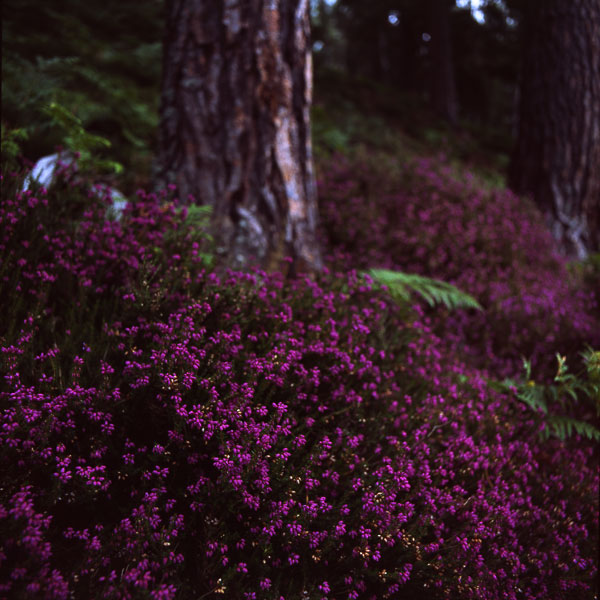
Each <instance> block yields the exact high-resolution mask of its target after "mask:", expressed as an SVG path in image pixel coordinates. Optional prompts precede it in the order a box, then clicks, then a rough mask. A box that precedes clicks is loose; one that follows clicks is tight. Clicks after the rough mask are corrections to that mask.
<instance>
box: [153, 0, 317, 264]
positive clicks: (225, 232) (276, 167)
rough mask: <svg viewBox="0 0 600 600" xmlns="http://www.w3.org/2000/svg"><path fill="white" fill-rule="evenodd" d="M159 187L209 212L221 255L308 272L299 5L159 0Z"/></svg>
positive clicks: (306, 60) (306, 121)
mask: <svg viewBox="0 0 600 600" xmlns="http://www.w3.org/2000/svg"><path fill="white" fill-rule="evenodd" d="M166 12H167V15H166V34H165V42H164V59H163V80H162V97H161V109H160V117H161V124H160V134H159V152H158V158H157V165H158V168H157V175H156V183H157V185H158V186H162V187H164V186H165V185H167V184H175V185H176V186H177V188H178V193H179V195H180V197H181V198H193V200H194V201H195V202H197V203H200V204H208V205H210V206H212V207H213V223H214V228H215V234H216V238H217V240H218V246H219V252H220V253H221V254H223V255H224V257H225V258H226V262H227V263H228V264H230V265H232V266H234V267H236V268H241V267H244V266H246V265H248V264H251V263H257V264H259V265H262V266H263V267H264V268H266V269H269V270H270V269H279V268H283V264H282V259H283V258H284V257H285V256H291V257H292V258H293V259H294V263H293V264H294V268H296V269H300V270H313V269H317V268H319V267H320V264H321V259H320V253H319V250H318V246H317V243H316V239H315V228H316V221H317V200H316V187H315V182H314V175H313V166H312V153H311V138H310V118H309V110H310V104H311V99H312V63H311V48H310V23H309V1H308V0H220V1H218V2H216V1H214V0H167V2H166Z"/></svg>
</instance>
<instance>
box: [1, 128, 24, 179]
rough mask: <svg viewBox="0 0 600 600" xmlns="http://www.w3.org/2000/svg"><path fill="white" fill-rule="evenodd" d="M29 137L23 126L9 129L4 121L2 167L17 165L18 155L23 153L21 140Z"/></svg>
mask: <svg viewBox="0 0 600 600" xmlns="http://www.w3.org/2000/svg"><path fill="white" fill-rule="evenodd" d="M28 137H29V134H28V133H27V130H25V129H23V128H17V129H9V128H8V127H6V126H5V125H4V123H2V169H3V170H4V169H7V168H8V169H10V168H13V167H15V166H16V164H17V157H18V155H19V154H20V153H21V144H20V142H23V141H25V140H26V139H27V138H28Z"/></svg>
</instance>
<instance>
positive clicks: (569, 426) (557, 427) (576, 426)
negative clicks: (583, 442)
mask: <svg viewBox="0 0 600 600" xmlns="http://www.w3.org/2000/svg"><path fill="white" fill-rule="evenodd" d="M547 426H548V430H549V433H553V434H554V435H556V436H557V437H558V438H560V439H561V440H564V439H566V438H568V437H571V436H572V435H573V431H575V432H576V433H577V434H579V435H581V436H583V437H587V438H588V439H590V440H594V441H596V442H598V441H600V430H598V429H597V428H596V427H594V426H593V425H592V424H590V423H586V422H585V421H580V420H578V419H573V418H571V417H563V416H559V415H552V416H551V417H549V418H548V421H547Z"/></svg>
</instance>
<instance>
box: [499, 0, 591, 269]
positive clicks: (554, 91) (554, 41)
mask: <svg viewBox="0 0 600 600" xmlns="http://www.w3.org/2000/svg"><path fill="white" fill-rule="evenodd" d="M527 8H528V11H527V12H526V14H525V19H524V30H523V35H524V36H525V37H524V42H525V50H524V58H523V67H522V81H521V94H520V108H519V134H518V141H517V146H516V149H515V152H514V154H513V158H512V163H511V168H510V173H509V183H510V186H511V187H512V189H513V190H514V191H516V192H517V193H520V194H530V195H532V196H533V198H534V200H535V201H536V203H537V204H538V206H539V207H540V208H541V209H542V211H543V212H544V214H545V216H546V219H547V221H548V224H549V226H550V228H551V230H552V232H553V234H554V236H555V238H556V239H557V240H558V242H559V244H560V247H561V249H562V251H563V252H564V253H565V254H566V255H567V256H570V257H577V258H584V257H585V256H586V255H587V254H588V252H589V251H598V250H599V249H600V2H599V1H598V0H531V1H530V2H529V4H528V5H527Z"/></svg>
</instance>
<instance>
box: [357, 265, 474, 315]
mask: <svg viewBox="0 0 600 600" xmlns="http://www.w3.org/2000/svg"><path fill="white" fill-rule="evenodd" d="M368 274H369V275H370V276H371V277H372V278H373V280H374V281H375V282H376V283H378V284H379V285H383V286H386V287H387V288H388V289H389V291H390V293H391V295H392V296H393V297H394V298H395V299H396V300H400V301H407V300H409V299H410V294H411V292H416V293H417V294H419V295H420V296H421V297H422V298H424V299H425V301H426V302H427V303H428V304H429V306H435V305H436V304H443V305H444V306H446V307H447V308H449V309H451V310H452V309H456V308H474V309H476V310H483V309H482V307H481V305H480V304H479V302H477V300H476V299H475V298H473V296H471V295H469V294H467V293H466V292H463V291H462V290H459V289H458V288H457V287H455V286H453V285H452V284H450V283H446V282H445V281H440V280H439V279H432V278H430V277H423V276H422V275H415V274H412V273H402V272H400V271H390V270H388V269H370V270H369V271H368Z"/></svg>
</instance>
